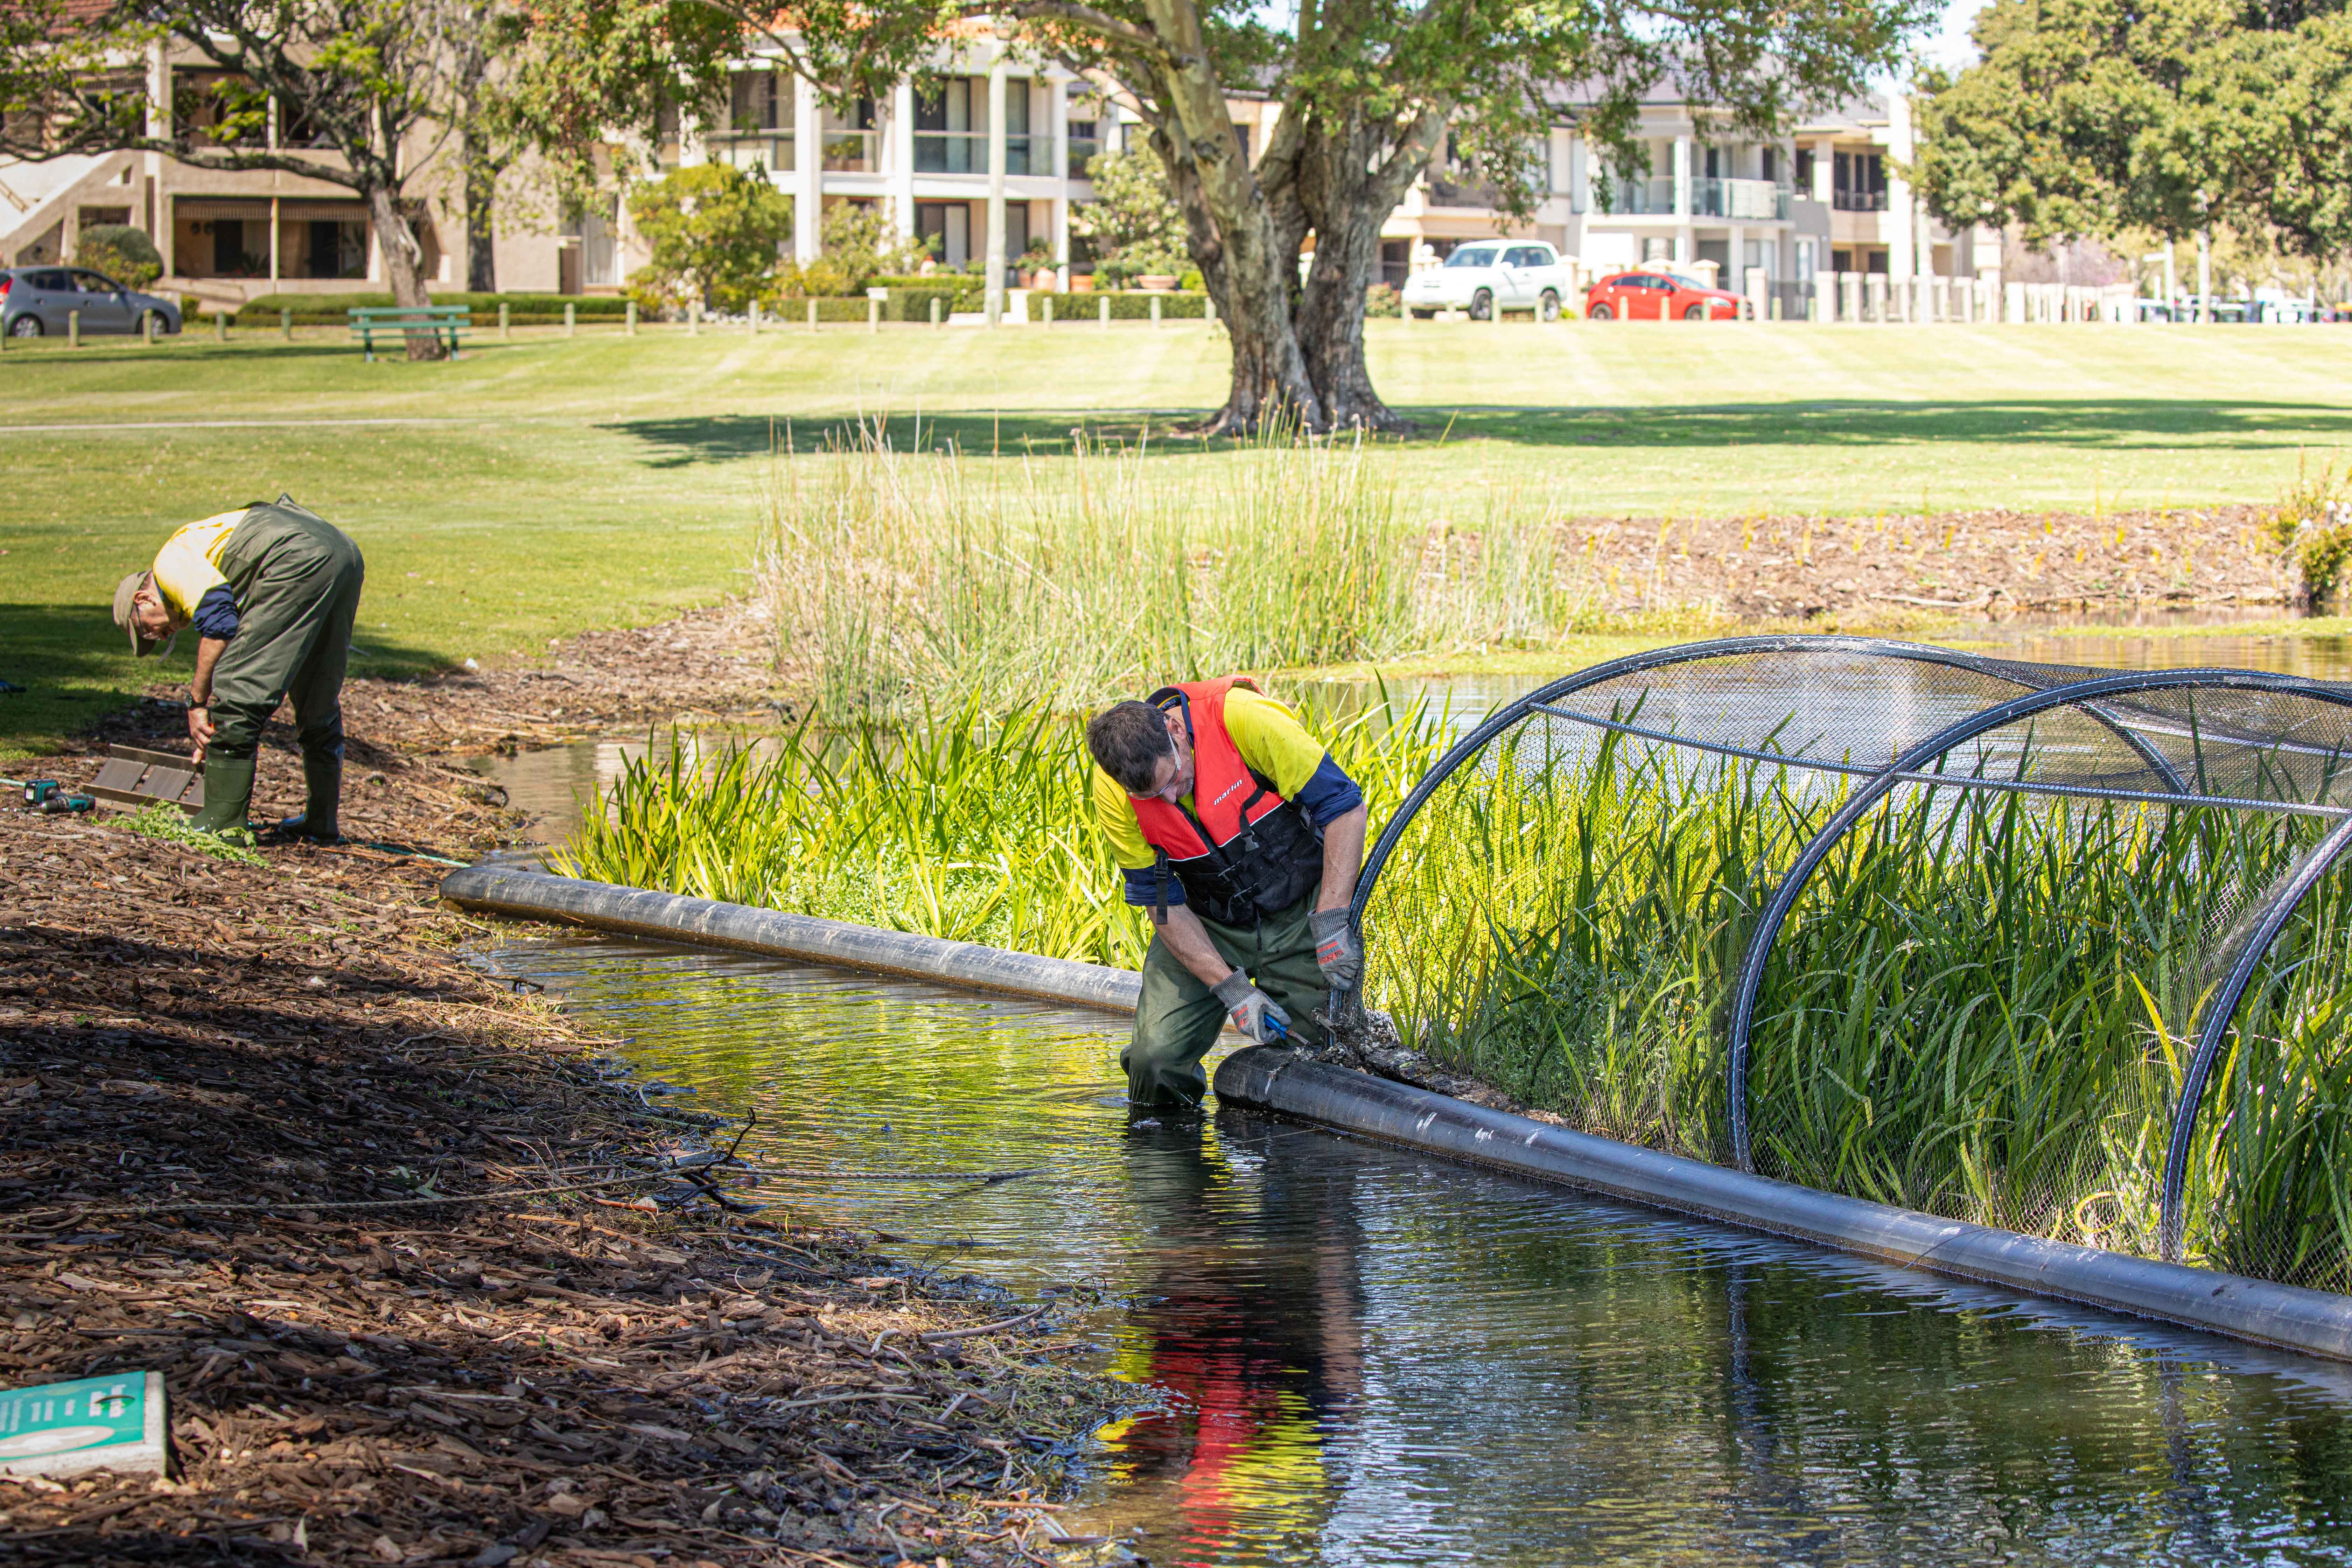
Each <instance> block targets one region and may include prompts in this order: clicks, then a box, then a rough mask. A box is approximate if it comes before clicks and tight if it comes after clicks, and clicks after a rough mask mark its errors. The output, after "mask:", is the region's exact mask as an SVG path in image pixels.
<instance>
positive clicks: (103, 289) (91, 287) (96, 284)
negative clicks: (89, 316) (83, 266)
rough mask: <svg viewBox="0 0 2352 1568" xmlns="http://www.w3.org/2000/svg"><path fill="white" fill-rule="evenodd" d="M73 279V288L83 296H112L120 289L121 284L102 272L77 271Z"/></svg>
mask: <svg viewBox="0 0 2352 1568" xmlns="http://www.w3.org/2000/svg"><path fill="white" fill-rule="evenodd" d="M73 279H74V287H75V288H77V289H80V290H81V291H82V292H83V293H85V294H113V293H117V292H119V291H120V290H121V288H122V285H121V284H120V283H117V282H116V281H115V280H114V279H111V278H109V277H107V276H106V275H105V274H104V273H102V272H90V271H87V270H78V271H76V272H75V273H74V275H73Z"/></svg>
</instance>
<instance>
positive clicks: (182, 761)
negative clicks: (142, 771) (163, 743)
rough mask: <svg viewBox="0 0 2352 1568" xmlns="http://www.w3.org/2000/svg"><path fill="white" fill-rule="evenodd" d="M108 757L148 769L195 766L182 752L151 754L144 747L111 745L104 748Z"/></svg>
mask: <svg viewBox="0 0 2352 1568" xmlns="http://www.w3.org/2000/svg"><path fill="white" fill-rule="evenodd" d="M106 754H107V755H108V756H110V757H121V758H125V759H127V760H129V761H131V762H134V763H146V764H147V765H148V766H150V767H163V768H193V767H194V766H195V765H196V764H195V763H194V762H193V761H192V760H190V758H189V757H188V755H187V753H186V752H151V751H149V750H148V749H147V748H146V747H144V746H124V745H112V746H109V747H107V748H106Z"/></svg>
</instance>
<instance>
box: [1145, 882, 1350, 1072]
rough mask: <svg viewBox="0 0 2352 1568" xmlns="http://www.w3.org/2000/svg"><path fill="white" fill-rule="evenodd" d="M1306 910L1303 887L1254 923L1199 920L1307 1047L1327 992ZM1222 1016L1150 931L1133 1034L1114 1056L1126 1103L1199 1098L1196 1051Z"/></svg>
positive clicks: (1310, 902)
mask: <svg viewBox="0 0 2352 1568" xmlns="http://www.w3.org/2000/svg"><path fill="white" fill-rule="evenodd" d="M1314 909H1315V895H1314V894H1313V893H1309V894H1307V897H1305V898H1303V899H1301V900H1298V901H1297V903H1295V904H1293V905H1291V906H1290V907H1289V908H1288V909H1286V910H1283V911H1282V912H1281V913H1280V914H1276V915H1268V916H1267V917H1266V918H1265V920H1263V921H1260V922H1258V924H1257V925H1255V926H1254V927H1253V926H1229V925H1220V924H1219V923H1217V922H1216V921H1212V920H1203V921H1201V924H1202V926H1203V927H1204V928H1205V929H1206V930H1207V931H1208V933H1209V941H1210V942H1213V943H1214V944H1215V946H1216V949H1217V952H1219V953H1221V954H1223V957H1224V960H1225V962H1226V963H1230V964H1233V965H1234V967H1236V968H1238V969H1240V970H1242V971H1243V972H1244V973H1246V974H1248V975H1249V977H1250V978H1251V979H1252V980H1253V981H1255V982H1256V984H1257V988H1258V989H1259V990H1261V991H1263V992H1265V994H1267V995H1269V996H1271V997H1273V998H1274V999H1275V1001H1276V1002H1278V1003H1280V1004H1281V1005H1282V1010H1283V1011H1284V1012H1286V1013H1287V1014H1289V1015H1290V1038H1291V1042H1292V1043H1293V1044H1295V1045H1297V1046H1300V1047H1304V1048H1306V1049H1307V1050H1320V1049H1321V1048H1322V1047H1323V1045H1324V1043H1325V1038H1324V1029H1323V1024H1322V1019H1321V1014H1322V1011H1323V1007H1324V1004H1325V1002H1326V1000H1327V999H1328V995H1329V989H1328V987H1327V986H1326V985H1325V984H1323V971H1322V968H1321V967H1320V966H1319V965H1318V964H1317V963H1316V962H1315V934H1314V932H1313V931H1311V930H1309V929H1308V927H1307V916H1308V915H1309V914H1310V913H1312V912H1313V911H1314ZM1226 1021H1227V1020H1226V1017H1225V1007H1224V1004H1223V1003H1222V1002H1220V1001H1218V1000H1217V997H1216V993H1214V992H1213V991H1211V990H1210V989H1209V988H1208V987H1207V986H1206V985H1203V984H1201V982H1200V979H1199V977H1198V976H1196V975H1194V974H1193V973H1192V971H1191V970H1189V969H1187V968H1185V967H1184V965H1183V963H1181V962H1180V961H1179V960H1178V959H1177V957H1176V955H1175V954H1174V953H1172V952H1169V951H1168V947H1167V944H1166V943H1165V942H1161V941H1160V939H1159V938H1157V937H1154V938H1153V939H1152V942H1151V947H1150V951H1149V952H1146V953H1144V955H1143V994H1142V995H1141V996H1140V997H1139V998H1138V999H1137V1001H1136V1005H1135V1036H1134V1037H1133V1038H1132V1039H1130V1040H1129V1041H1128V1044H1127V1049H1126V1050H1124V1051H1121V1052H1120V1053H1119V1058H1118V1065H1119V1066H1121V1067H1123V1068H1126V1069H1127V1097H1128V1100H1129V1103H1131V1104H1133V1105H1135V1106H1136V1107H1138V1108H1145V1109H1150V1108H1159V1107H1176V1106H1192V1105H1198V1104H1200V1103H1201V1097H1202V1095H1203V1094H1205V1093H1207V1092H1208V1088H1209V1080H1208V1079H1206V1078H1205V1077H1203V1076H1202V1072H1201V1058H1202V1057H1204V1056H1206V1055H1208V1053H1209V1047H1211V1046H1213V1045H1215V1044H1216V1043H1217V1033H1218V1031H1219V1030H1221V1029H1223V1027H1224V1026H1225V1024H1226Z"/></svg>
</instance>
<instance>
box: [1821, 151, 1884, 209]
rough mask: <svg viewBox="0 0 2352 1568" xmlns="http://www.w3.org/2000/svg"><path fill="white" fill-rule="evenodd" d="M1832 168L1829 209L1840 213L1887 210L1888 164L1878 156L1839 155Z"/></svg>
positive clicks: (1869, 154)
mask: <svg viewBox="0 0 2352 1568" xmlns="http://www.w3.org/2000/svg"><path fill="white" fill-rule="evenodd" d="M1835 156H1836V162H1835V163H1833V164H1832V171H1831V191H1830V205H1832V206H1834V207H1835V208H1837V209H1838V210H1839V211H1840V212H1853V213H1874V212H1884V211H1885V210H1886V160H1885V157H1884V156H1882V155H1881V154H1879V153H1837V154H1836V155H1835Z"/></svg>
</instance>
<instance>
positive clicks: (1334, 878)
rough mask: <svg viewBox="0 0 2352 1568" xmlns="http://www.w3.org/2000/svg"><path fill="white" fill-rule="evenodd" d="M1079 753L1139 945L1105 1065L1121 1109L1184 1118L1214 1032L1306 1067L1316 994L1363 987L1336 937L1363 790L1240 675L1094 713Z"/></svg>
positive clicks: (1360, 835) (1360, 843)
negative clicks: (1176, 1111) (1148, 926)
mask: <svg viewBox="0 0 2352 1568" xmlns="http://www.w3.org/2000/svg"><path fill="white" fill-rule="evenodd" d="M1087 750H1088V751H1089V752H1092V753H1093V755H1094V760H1095V764H1096V767H1097V773H1096V774H1095V782H1094V804H1095V816H1096V818H1097V820H1098V821H1099V822H1100V823H1101V824H1102V827H1103V831H1104V832H1106V833H1108V835H1109V836H1110V842H1111V855H1112V858H1113V859H1115V860H1116V861H1117V862H1118V866H1119V868H1121V869H1122V870H1123V871H1124V872H1125V873H1126V876H1127V901H1128V902H1129V903H1130V904H1136V905H1139V906H1142V907H1143V908H1146V909H1149V910H1151V911H1152V921H1153V925H1154V928H1155V929H1154V931H1153V934H1152V939H1151V947H1150V951H1149V952H1146V953H1145V954H1144V957H1143V994H1142V997H1141V999H1140V1001H1139V1003H1138V1005H1137V1006H1136V1010H1135V1037H1134V1038H1133V1039H1132V1040H1130V1041H1129V1043H1128V1047H1127V1049H1126V1050H1125V1051H1124V1052H1122V1053H1121V1054H1120V1057H1119V1065H1120V1066H1121V1067H1123V1068H1126V1069H1127V1091H1128V1098H1129V1101H1130V1102H1131V1103H1132V1105H1133V1106H1134V1107H1135V1108H1136V1110H1138V1111H1150V1110H1156V1109H1161V1108H1173V1107H1180V1106H1193V1105H1197V1104H1199V1103H1200V1100H1201V1097H1202V1094H1203V1093H1205V1092H1206V1091H1207V1089H1208V1080H1207V1079H1206V1078H1205V1077H1203V1076H1202V1072H1201V1058H1202V1057H1203V1056H1205V1055H1206V1054H1207V1053H1208V1049H1209V1047H1210V1046H1212V1045H1213V1044H1214V1043H1215V1041H1216V1037H1217V1031H1218V1030H1219V1029H1220V1028H1222V1027H1223V1026H1224V1025H1225V1024H1226V1023H1227V1022H1229V1021H1230V1022H1231V1023H1232V1025H1233V1026H1234V1028H1236V1029H1238V1030H1240V1031H1241V1032H1242V1034H1243V1035H1244V1036H1246V1037H1248V1038H1250V1039H1251V1040H1253V1041H1255V1042H1257V1043H1258V1044H1261V1045H1263V1044H1265V1043H1267V1042H1269V1041H1272V1040H1275V1039H1279V1038H1284V1037H1287V1038H1288V1039H1289V1040H1290V1041H1292V1042H1293V1043H1294V1044H1297V1045H1298V1046H1301V1047H1305V1048H1307V1049H1309V1050H1319V1049H1320V1048H1321V1047H1322V1046H1323V1044H1324V1041H1325V1039H1326V1031H1325V1026H1324V1020H1323V1018H1322V1016H1321V1015H1322V1013H1323V1010H1324V1005H1325V1003H1326V999H1327V998H1328V994H1330V993H1331V992H1333V991H1353V990H1355V989H1356V988H1357V987H1359V986H1360V984H1362V983H1363V974H1364V955H1363V948H1362V945H1361V943H1360V942H1359V941H1358V939H1357V937H1356V933H1355V931H1354V930H1353V928H1352V927H1351V926H1350V925H1349V922H1348V904H1349V900H1350V899H1351V898H1352V897H1353V896H1354V893H1355V889H1356V873H1357V872H1358V871H1359V870H1360V869H1361V868H1362V866H1363V859H1364V821H1365V806H1364V795H1363V791H1361V790H1360V789H1358V788H1357V787H1356V784H1355V781H1354V780H1352V779H1350V778H1349V777H1348V775H1347V774H1346V773H1342V772H1340V771H1339V764H1338V763H1334V762H1333V761H1332V760H1331V755H1330V753H1329V752H1327V751H1325V750H1324V748H1323V744H1322V742H1319V741H1317V740H1315V739H1313V738H1312V737H1310V736H1309V735H1308V734H1307V731H1305V730H1304V729H1302V728H1301V727H1300V726H1299V723H1298V721H1297V719H1295V718H1293V717H1292V716H1291V713H1290V710H1288V709H1287V708H1285V707H1284V706H1283V705H1282V704H1281V703H1279V702H1276V701H1275V700H1273V699H1272V698H1270V697H1266V696H1264V695H1262V694H1261V693H1260V692H1259V691H1258V690H1257V689H1256V688H1255V686H1253V685H1251V683H1250V682H1249V681H1248V679H1245V678H1244V677H1239V676H1228V677H1226V678H1225V679H1221V680H1199V681H1188V682H1186V683H1185V684H1183V685H1181V686H1169V687H1163V688H1161V689H1160V690H1158V691H1156V692H1153V693H1152V695H1151V699H1150V701H1148V702H1121V703H1119V704H1118V706H1116V707H1113V708H1110V709H1108V710H1105V711H1103V712H1102V713H1099V714H1097V716H1096V717H1095V720H1094V721H1093V722H1092V723H1090V724H1088V725H1087Z"/></svg>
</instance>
